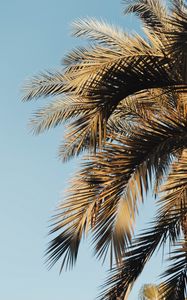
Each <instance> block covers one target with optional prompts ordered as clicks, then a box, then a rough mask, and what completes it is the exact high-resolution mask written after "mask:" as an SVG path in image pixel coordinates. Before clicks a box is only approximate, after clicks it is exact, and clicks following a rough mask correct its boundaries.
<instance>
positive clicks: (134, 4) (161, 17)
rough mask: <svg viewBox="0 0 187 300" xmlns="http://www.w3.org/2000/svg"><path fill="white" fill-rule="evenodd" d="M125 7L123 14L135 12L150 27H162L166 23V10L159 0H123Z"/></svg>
mask: <svg viewBox="0 0 187 300" xmlns="http://www.w3.org/2000/svg"><path fill="white" fill-rule="evenodd" d="M123 2H124V3H125V4H126V5H127V8H126V9H125V11H124V12H125V14H127V13H135V14H136V15H137V16H138V17H139V18H140V19H141V20H143V22H144V23H145V25H146V26H148V27H150V28H151V29H155V28H156V29H158V28H160V27H164V26H165V23H166V17H167V12H166V8H165V7H164V6H163V4H162V3H161V1H159V0H143V1H139V0H133V1H132V0H124V1H123Z"/></svg>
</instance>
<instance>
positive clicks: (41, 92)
mask: <svg viewBox="0 0 187 300" xmlns="http://www.w3.org/2000/svg"><path fill="white" fill-rule="evenodd" d="M65 83H66V77H65V75H64V74H63V72H61V71H59V72H45V73H41V74H40V75H38V76H34V77H33V78H32V79H30V80H28V81H27V82H26V83H25V85H24V86H23V89H22V91H23V101H28V100H32V99H37V98H40V97H42V96H51V95H52V96H53V95H60V94H62V93H63V92H64V91H65Z"/></svg>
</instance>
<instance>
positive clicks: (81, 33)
mask: <svg viewBox="0 0 187 300" xmlns="http://www.w3.org/2000/svg"><path fill="white" fill-rule="evenodd" d="M72 34H73V35H74V36H76V37H86V38H88V39H90V40H92V41H95V42H96V43H99V44H102V45H106V46H108V47H110V46H111V47H112V48H113V49H117V50H119V51H120V52H121V50H122V49H123V50H125V45H126V44H127V43H128V41H130V38H129V37H128V36H127V34H126V33H125V32H124V31H123V30H122V29H121V28H119V27H117V26H114V25H111V24H108V23H107V22H105V21H103V20H100V21H99V20H97V19H95V18H86V19H78V20H76V21H75V22H73V24H72Z"/></svg>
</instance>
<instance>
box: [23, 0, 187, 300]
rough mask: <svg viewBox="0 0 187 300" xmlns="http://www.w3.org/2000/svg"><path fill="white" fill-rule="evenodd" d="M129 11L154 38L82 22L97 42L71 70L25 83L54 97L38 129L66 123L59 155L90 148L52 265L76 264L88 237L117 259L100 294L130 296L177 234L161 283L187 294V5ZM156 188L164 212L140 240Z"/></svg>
mask: <svg viewBox="0 0 187 300" xmlns="http://www.w3.org/2000/svg"><path fill="white" fill-rule="evenodd" d="M124 2H126V10H125V13H134V14H135V15H136V16H137V17H139V18H140V20H141V21H142V22H143V30H144V35H145V37H141V36H139V35H138V34H134V35H128V34H127V33H126V32H124V31H123V30H122V29H120V28H117V27H115V26H112V25H109V24H107V23H106V22H104V21H97V20H95V19H83V20H78V21H76V22H75V23H74V24H73V34H74V35H75V36H77V37H82V36H83V37H87V38H88V39H89V40H90V41H91V45H89V46H88V47H85V48H83V47H82V48H78V49H75V50H73V51H72V52H70V53H69V54H68V55H67V56H66V57H65V59H64V65H63V68H62V70H60V71H58V72H48V73H42V74H40V75H38V76H36V77H34V78H33V79H31V80H29V82H28V83H27V84H26V85H25V88H24V100H25V101H28V100H32V99H36V98H39V97H42V96H44V97H45V96H52V102H51V103H50V104H48V105H47V106H45V107H44V108H42V109H40V110H38V111H37V112H36V113H35V117H34V119H33V120H32V121H31V124H32V126H33V130H34V132H35V133H40V132H42V131H44V130H46V129H49V128H51V127H55V126H57V125H60V124H62V123H65V124H66V125H67V134H66V137H65V141H64V142H63V144H62V145H61V146H60V150H59V155H60V157H61V158H62V160H63V161H67V160H68V159H70V158H72V157H74V156H78V155H80V154H83V153H84V154H86V155H85V158H84V159H83V164H82V168H81V170H80V171H79V173H78V174H76V175H75V178H74V181H73V183H72V186H71V187H70V189H69V194H68V196H67V198H66V200H65V202H62V203H61V204H60V205H59V207H58V213H57V215H56V216H55V217H54V218H53V227H52V230H51V233H52V234H54V235H55V236H54V238H53V240H52V241H51V243H50V245H49V248H48V250H47V255H48V262H49V266H50V267H51V266H53V264H55V263H56V262H57V261H58V260H61V270H62V269H63V268H64V267H66V268H69V267H72V266H73V265H74V263H75V261H76V259H77V255H78V250H79V245H80V242H81V239H82V237H83V236H85V235H87V234H88V233H89V234H92V237H93V245H94V248H95V253H96V255H97V257H98V258H102V259H105V258H106V256H107V255H108V254H109V256H110V261H111V265H113V263H114V262H115V263H116V267H114V268H113V269H112V271H111V275H110V276H109V278H108V279H107V281H106V288H105V289H104V290H103V293H102V294H101V298H100V299H102V300H117V299H118V300H119V299H120V300H122V299H125V297H127V293H128V292H129V290H130V289H131V288H132V287H133V284H134V282H135V280H136V279H137V277H138V276H139V275H140V274H141V272H142V270H143V268H144V266H145V264H146V262H147V261H148V260H149V259H150V258H151V256H152V254H153V253H154V252H155V250H156V249H158V248H159V247H160V246H161V245H165V244H166V242H167V241H168V240H169V242H170V244H171V247H172V246H173V247H174V246H175V247H174V248H171V253H170V260H171V261H172V262H173V263H172V265H171V266H170V267H169V268H168V269H167V270H166V272H165V274H164V275H163V276H164V277H165V281H163V283H162V286H161V288H160V293H161V295H164V297H165V299H166V300H169V299H172V300H177V299H180V300H184V299H185V295H186V292H187V291H186V279H187V247H186V242H187V217H186V216H187V208H186V206H187V196H186V193H187V176H186V171H187V155H186V149H187V110H186V103H187V102H186V95H187V50H186V49H187V48H186V46H187V42H186V41H187V7H186V5H185V3H184V1H182V0H172V1H171V0H170V1H168V2H169V5H168V7H166V6H165V5H164V4H163V3H162V2H161V1H158V0H141V1H139V0H133V1H132V0H131V1H124ZM148 190H151V191H152V192H153V194H155V195H156V196H157V195H159V201H158V203H157V204H158V211H157V214H156V216H155V218H154V220H153V222H152V223H151V225H150V227H149V228H147V229H145V232H143V233H142V234H140V235H138V236H136V237H134V236H133V232H134V226H135V225H134V224H135V218H136V215H137V212H138V209H139V206H140V203H141V202H143V200H144V199H145V196H146V193H147V192H148Z"/></svg>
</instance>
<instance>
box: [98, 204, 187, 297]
mask: <svg viewBox="0 0 187 300" xmlns="http://www.w3.org/2000/svg"><path fill="white" fill-rule="evenodd" d="M186 211H187V210H185V211H183V214H182V215H183V216H184V214H185V213H186ZM167 217H168V218H167V220H166V218H165V215H160V216H159V218H158V219H157V220H156V222H154V225H152V226H151V227H150V228H149V229H147V230H146V231H145V232H144V233H143V234H141V235H140V236H139V237H137V238H136V239H135V240H134V241H133V242H132V246H131V247H130V249H129V250H128V251H127V252H126V253H125V257H124V260H123V263H122V264H121V266H120V267H116V268H114V269H113V270H112V271H111V274H110V276H109V277H108V279H107V281H106V283H105V285H104V286H103V292H102V294H101V295H100V298H99V299H101V300H118V299H123V298H124V297H125V295H126V292H127V291H128V287H129V285H133V284H134V282H135V281H136V279H137V278H138V277H139V275H140V274H141V273H142V271H143V268H144V266H145V264H146V263H147V261H148V260H149V259H150V258H151V256H152V255H153V253H154V252H155V250H156V249H158V248H159V247H160V246H161V245H162V244H164V243H165V242H166V240H167V237H169V238H170V239H171V240H174V241H176V239H177V238H178V236H179V233H180V222H181V211H180V210H177V209H175V211H173V214H172V215H170V217H169V215H168V216H167ZM120 297H121V298H120Z"/></svg>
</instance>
